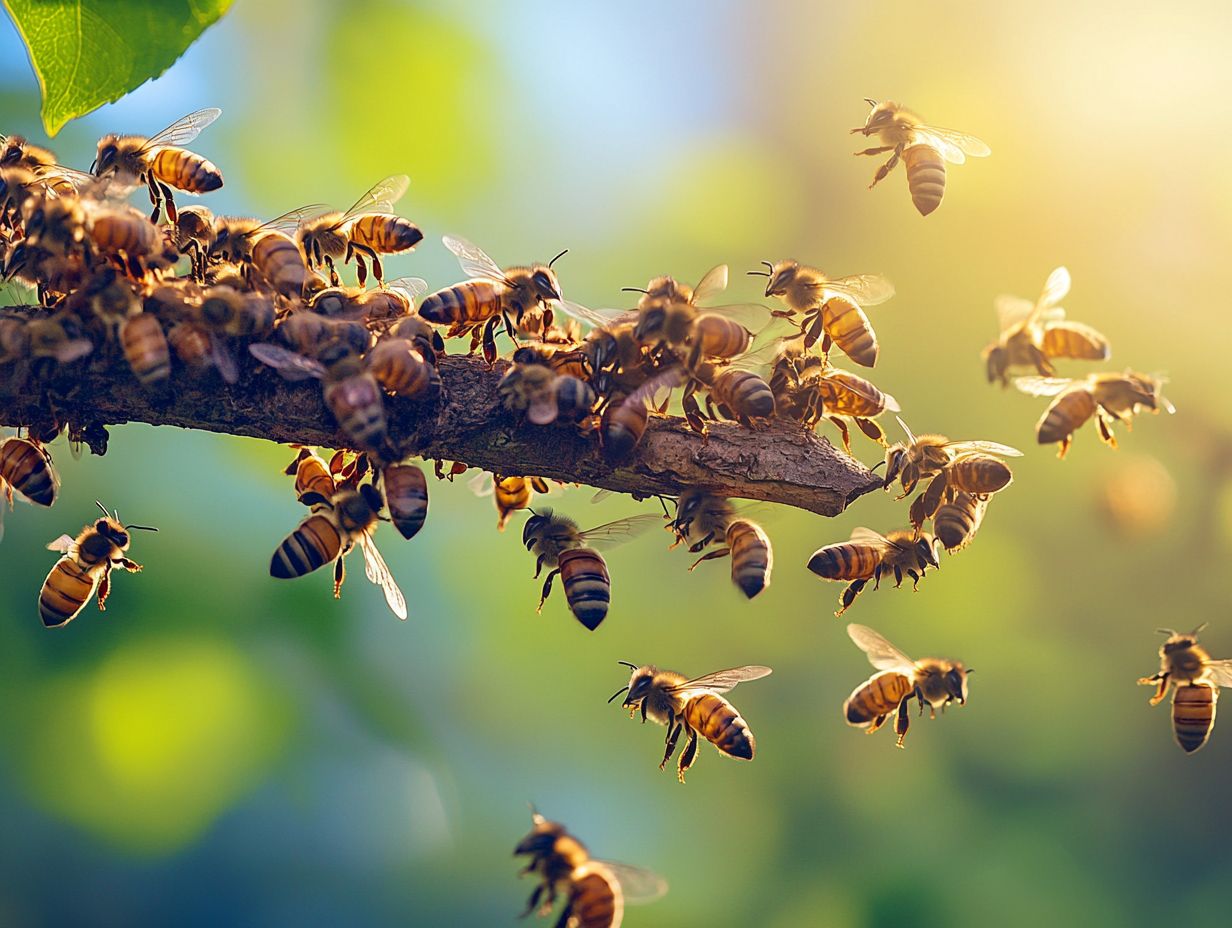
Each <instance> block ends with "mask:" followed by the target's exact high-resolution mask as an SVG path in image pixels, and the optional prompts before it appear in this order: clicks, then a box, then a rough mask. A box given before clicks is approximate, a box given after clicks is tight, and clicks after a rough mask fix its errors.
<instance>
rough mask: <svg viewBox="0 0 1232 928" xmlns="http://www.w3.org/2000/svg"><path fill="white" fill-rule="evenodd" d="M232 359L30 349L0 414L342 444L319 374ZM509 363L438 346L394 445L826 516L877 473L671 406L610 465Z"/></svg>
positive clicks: (403, 413) (0, 375) (4, 387)
mask: <svg viewBox="0 0 1232 928" xmlns="http://www.w3.org/2000/svg"><path fill="white" fill-rule="evenodd" d="M237 358H238V360H239V361H240V371H241V374H240V379H239V382H238V383H236V384H234V385H227V384H225V383H223V382H222V380H220V379H219V378H218V377H217V376H215V375H214V374H213V373H212V372H207V373H206V374H203V375H194V374H192V373H190V372H186V371H184V370H182V369H179V368H177V369H176V370H175V371H174V372H173V375H172V377H171V380H170V382H169V384H166V385H165V389H163V390H161V391H159V390H152V389H148V388H146V387H143V386H142V385H141V384H139V383H138V382H137V381H136V379H135V378H134V377H133V374H132V372H131V371H130V369H129V367H128V365H127V362H126V361H125V360H124V357H123V355H122V354H121V353H120V351H119V349H118V347H116V346H102V347H101V348H97V349H96V350H95V352H94V354H92V355H90V356H89V357H87V358H86V359H85V360H84V361H80V362H77V363H74V364H70V365H68V366H66V367H62V368H59V369H58V370H56V371H55V373H54V374H53V375H51V376H50V377H40V376H38V374H37V373H36V371H35V370H34V365H33V364H32V363H31V362H30V361H28V360H20V361H16V362H13V363H11V364H6V365H4V366H3V367H0V424H3V425H6V426H20V425H29V424H32V423H38V422H45V421H47V420H48V419H49V418H50V416H51V415H52V414H53V413H54V414H55V416H56V417H57V418H58V419H59V420H61V421H65V420H66V421H68V422H70V423H73V424H74V425H77V426H83V425H87V424H88V425H92V426H105V425H113V424H120V423H125V422H146V423H149V424H151V425H171V426H178V427H180V428H191V429H204V430H206V431H211V432H221V433H226V434H231V435H245V436H251V437H254V438H264V439H267V440H270V441H276V442H282V443H299V444H304V445H320V446H323V447H331V448H337V447H347V446H348V442H347V440H346V438H345V437H344V436H343V435H342V433H341V432H339V431H338V429H337V427H336V425H335V423H334V420H333V417H332V416H331V415H330V413H329V411H328V410H327V409H326V406H325V403H324V401H323V399H322V396H321V387H320V384H319V383H318V382H317V381H315V380H307V381H302V382H298V383H289V382H287V381H286V380H284V379H283V378H282V377H280V376H279V375H278V374H277V373H275V372H274V371H272V370H271V369H269V368H267V367H265V366H264V365H262V364H260V363H259V362H257V361H256V360H255V359H253V358H251V357H249V356H248V355H247V352H244V353H243V355H242V356H241V355H239V354H238V352H237ZM506 368H507V363H506V362H504V361H500V362H497V365H496V367H495V369H493V370H489V369H488V367H487V365H486V364H485V363H484V362H483V361H482V360H480V359H478V358H474V357H465V356H459V355H454V356H443V357H441V358H440V374H441V379H442V382H443V386H444V390H443V391H442V394H441V397H440V398H439V399H438V400H436V401H427V402H415V401H411V400H406V399H402V398H396V397H386V398H385V405H386V410H387V412H388V416H389V432H390V436H391V438H392V439H393V441H394V442H395V444H396V445H397V447H398V448H399V450H400V451H402V452H404V453H405V454H406V455H407V456H410V455H417V456H422V457H424V458H428V459H437V460H448V461H459V462H462V463H464V464H468V465H470V466H472V467H479V468H483V469H484V470H489V471H493V472H496V473H500V474H502V475H505V476H515V475H536V476H540V477H545V478H548V479H552V480H560V481H563V482H567V483H582V484H588V485H590V486H595V487H602V488H604V489H607V490H613V491H616V492H620V493H631V494H634V495H636V496H639V497H646V496H651V495H654V494H664V495H671V496H675V495H678V494H679V493H680V492H681V491H683V490H685V489H687V488H688V487H697V486H700V487H706V488H710V489H715V490H719V491H721V492H723V493H724V494H726V495H729V496H732V497H738V498H743V499H751V500H765V501H769V502H774V503H783V504H785V505H789V506H795V507H798V508H800V509H806V510H809V511H810V512H815V513H818V514H820V515H825V516H833V515H836V514H838V513H840V512H842V511H843V510H844V509H845V508H846V507H847V505H848V504H850V503H851V502H852V500H854V499H856V498H857V497H859V496H861V495H863V494H865V493H868V492H870V491H872V490H874V489H877V488H879V487H880V486H881V480H880V479H879V478H878V477H877V476H876V475H874V474H873V473H872V472H870V471H869V470H868V469H867V468H865V467H864V466H863V465H862V464H860V463H859V462H858V461H855V460H853V459H852V458H850V457H848V456H847V455H844V454H842V453H840V452H838V451H837V450H835V449H834V448H833V447H832V446H831V445H830V443H829V442H828V441H826V440H825V439H822V438H818V437H817V436H816V435H815V434H813V433H811V432H808V431H806V430H804V429H802V428H800V427H798V426H795V425H792V424H788V423H774V424H772V425H771V426H770V427H769V428H766V429H758V430H753V429H748V428H744V427H742V426H740V425H737V424H735V423H727V422H720V423H713V424H712V425H711V427H710V434H709V437H708V438H705V439H704V438H702V437H701V436H700V435H697V434H696V433H694V432H693V431H691V430H690V429H689V428H688V427H687V426H686V425H685V422H684V420H683V419H681V418H679V417H666V418H659V417H653V416H652V418H651V420H650V423H649V426H648V427H647V429H646V434H645V437H644V439H643V440H642V443H641V444H640V445H639V446H638V448H637V450H636V451H635V452H634V454H633V456H632V457H631V458H630V459H629V460H628V461H626V462H623V463H621V464H618V465H613V464H612V463H611V462H609V461H607V460H606V459H605V458H604V457H603V455H602V453H601V452H600V450H599V449H598V447H597V442H596V441H595V439H594V437H593V436H589V437H588V436H583V435H581V434H579V433H578V432H577V430H575V429H573V428H568V427H561V426H534V425H529V424H525V423H521V422H519V421H518V420H517V418H515V417H514V415H513V414H512V413H509V412H507V411H506V410H504V409H503V408H502V407H501V404H500V400H499V398H498V395H497V389H496V386H497V383H498V381H499V380H500V378H501V375H502V374H503V373H504V371H505V369H506ZM94 450H96V451H100V450H102V449H100V448H97V447H95V449H94Z"/></svg>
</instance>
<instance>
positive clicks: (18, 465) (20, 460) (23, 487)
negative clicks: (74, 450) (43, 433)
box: [0, 435, 60, 538]
mask: <svg viewBox="0 0 1232 928" xmlns="http://www.w3.org/2000/svg"><path fill="white" fill-rule="evenodd" d="M0 489H2V490H3V491H4V496H5V498H6V499H7V500H8V502H9V506H10V508H11V507H12V505H13V492H14V491H17V492H18V493H20V494H21V495H22V496H24V497H25V498H26V499H28V500H29V501H30V502H32V503H34V504H35V505H36V506H51V505H52V504H54V503H55V501H56V496H57V494H58V493H59V492H60V475H59V474H58V473H56V468H55V465H54V464H52V462H51V453H50V452H48V450H47V449H46V448H44V447H43V444H42V442H40V441H38V440H36V439H33V438H19V437H17V436H15V435H13V436H10V437H8V438H6V439H4V441H0ZM3 537H4V509H3V508H2V507H0V538H3Z"/></svg>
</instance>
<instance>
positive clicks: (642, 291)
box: [620, 287, 646, 293]
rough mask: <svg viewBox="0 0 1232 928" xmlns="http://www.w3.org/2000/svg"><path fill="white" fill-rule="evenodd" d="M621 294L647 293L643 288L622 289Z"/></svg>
mask: <svg viewBox="0 0 1232 928" xmlns="http://www.w3.org/2000/svg"><path fill="white" fill-rule="evenodd" d="M620 292H621V293H645V292H646V291H645V290H643V289H642V288H641V287H621V288H620Z"/></svg>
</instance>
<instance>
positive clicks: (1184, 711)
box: [1172, 681, 1219, 754]
mask: <svg viewBox="0 0 1232 928" xmlns="http://www.w3.org/2000/svg"><path fill="white" fill-rule="evenodd" d="M1218 701H1219V690H1218V689H1217V688H1216V687H1215V686H1214V685H1212V684H1210V683H1207V682H1204V681H1203V682H1199V683H1188V684H1185V685H1182V686H1178V687H1176V689H1174V690H1173V691H1172V731H1173V733H1174V734H1175V735H1176V743H1177V744H1179V745H1180V746H1181V750H1183V751H1184V752H1185V753H1186V754H1192V753H1193V752H1194V751H1196V750H1198V748H1200V747H1202V745H1204V744H1206V739H1207V738H1209V737H1210V736H1211V730H1212V729H1213V728H1214V727H1215V704H1216V703H1217V702H1218Z"/></svg>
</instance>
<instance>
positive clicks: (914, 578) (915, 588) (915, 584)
mask: <svg viewBox="0 0 1232 928" xmlns="http://www.w3.org/2000/svg"><path fill="white" fill-rule="evenodd" d="M907 576H909V577H910V578H911V592H912V593H918V592H919V591H920V575H919V574H917V573H916V572H915V571H914V570H911V569H910V568H908V570H907Z"/></svg>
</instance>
